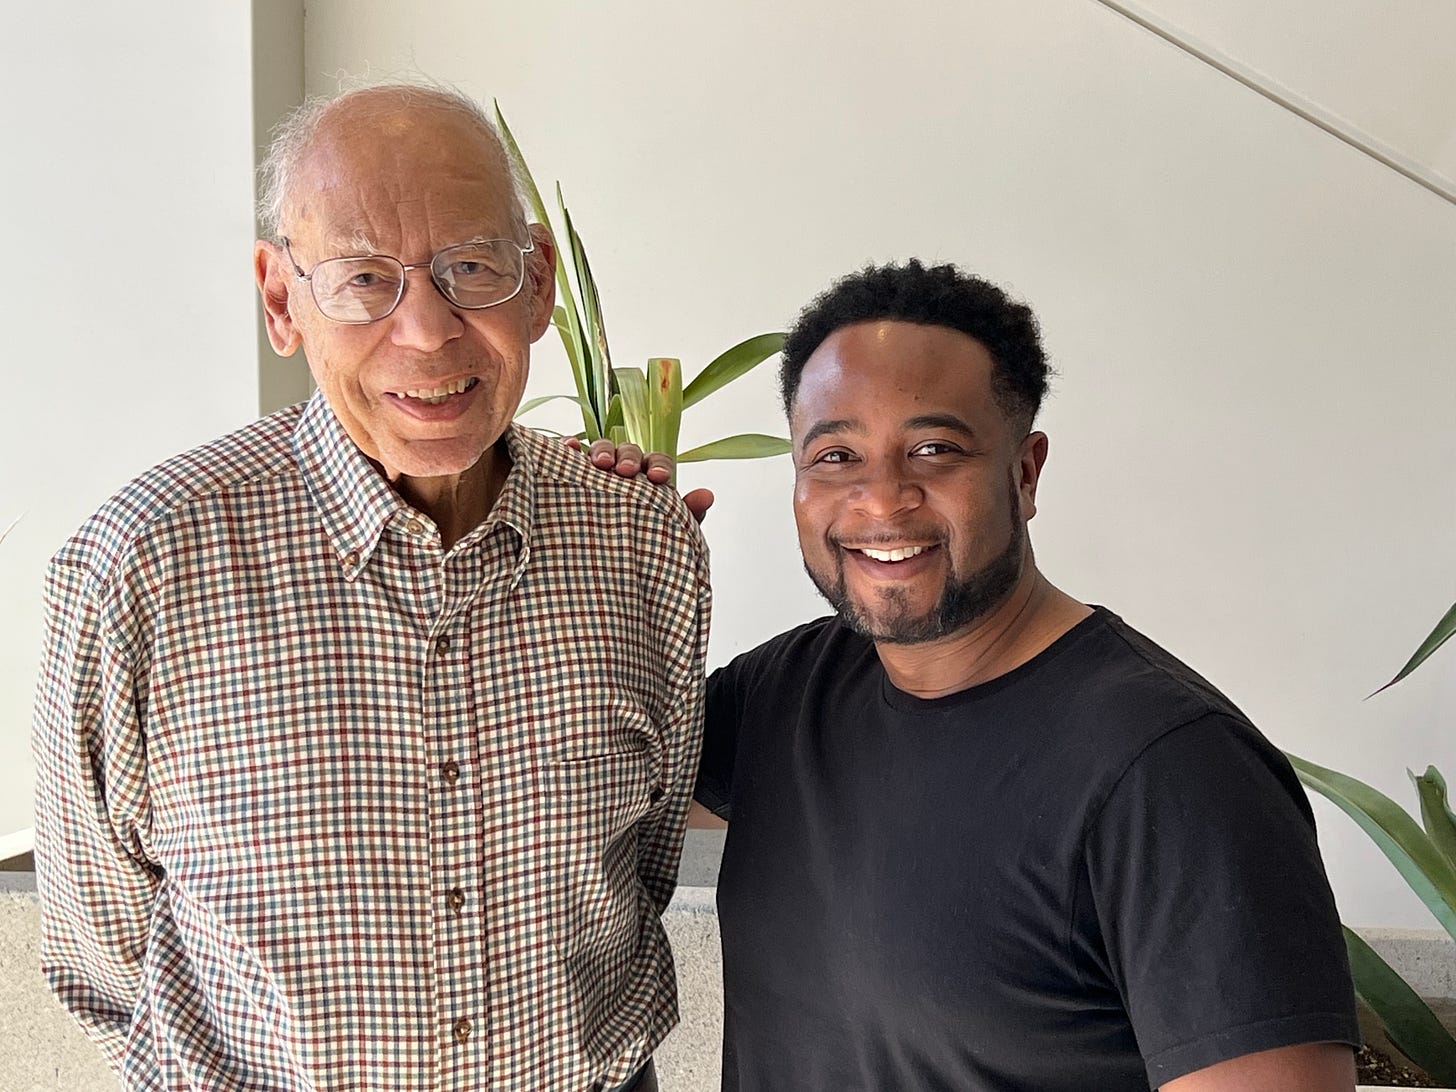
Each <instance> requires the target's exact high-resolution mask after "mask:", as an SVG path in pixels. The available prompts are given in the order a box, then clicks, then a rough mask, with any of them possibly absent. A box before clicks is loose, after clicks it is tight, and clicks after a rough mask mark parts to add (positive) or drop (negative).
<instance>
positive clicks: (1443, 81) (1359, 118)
mask: <svg viewBox="0 0 1456 1092" xmlns="http://www.w3.org/2000/svg"><path fill="white" fill-rule="evenodd" d="M1133 7H1135V8H1137V9H1140V10H1141V11H1142V12H1144V13H1146V14H1147V15H1149V16H1151V17H1153V18H1155V19H1157V20H1158V21H1159V22H1160V23H1164V24H1166V25H1168V26H1171V27H1176V28H1177V29H1178V30H1179V31H1180V32H1181V35H1183V36H1185V40H1187V39H1188V38H1191V39H1193V40H1195V41H1197V42H1198V43H1199V44H1200V45H1202V46H1204V47H1207V48H1208V49H1210V50H1216V51H1218V52H1219V53H1220V54H1224V55H1227V56H1229V57H1233V58H1237V59H1238V61H1239V62H1241V63H1242V64H1243V65H1245V66H1247V67H1249V68H1251V69H1252V70H1254V71H1256V72H1259V73H1261V74H1262V75H1264V76H1265V77H1266V78H1267V80H1268V81H1269V82H1270V83H1272V84H1276V85H1278V86H1279V87H1280V88H1283V89H1285V90H1286V91H1288V92H1290V93H1292V94H1293V95H1296V96H1298V97H1299V98H1301V99H1305V100H1308V101H1309V102H1312V103H1316V104H1318V105H1319V106H1320V107H1321V108H1323V110H1324V111H1326V112H1327V113H1329V114H1330V115H1332V116H1333V117H1336V118H1339V119H1341V120H1342V121H1343V122H1344V123H1345V124H1346V125H1348V126H1349V127H1352V128H1354V129H1358V130H1359V131H1361V132H1362V133H1365V134H1367V135H1368V136H1370V137H1371V138H1373V139H1374V140H1376V141H1378V142H1379V143H1380V144H1381V145H1382V146H1383V147H1384V148H1388V149H1390V150H1391V151H1393V152H1395V153H1396V154H1397V155H1399V156H1401V157H1402V158H1404V159H1407V160H1409V161H1410V162H1411V163H1413V164H1417V165H1419V166H1420V167H1422V168H1424V169H1425V170H1427V171H1429V172H1431V174H1432V175H1436V176H1439V177H1440V178H1441V179H1442V180H1444V182H1445V183H1446V184H1447V185H1448V186H1450V187H1453V188H1456V65H1453V64H1452V63H1451V61H1452V51H1453V49H1456V46H1453V45H1452V43H1453V42H1456V4H1450V3H1444V2H1442V0H1279V3H1275V4H1271V3H1269V2H1268V0H1217V2H1216V3H1210V2H1209V0H1141V2H1140V3H1134V5H1133Z"/></svg>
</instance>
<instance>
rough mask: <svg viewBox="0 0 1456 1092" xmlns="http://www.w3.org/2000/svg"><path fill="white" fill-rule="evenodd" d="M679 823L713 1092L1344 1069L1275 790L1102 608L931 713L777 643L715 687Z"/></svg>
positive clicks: (1163, 660)
mask: <svg viewBox="0 0 1456 1092" xmlns="http://www.w3.org/2000/svg"><path fill="white" fill-rule="evenodd" d="M697 798H698V799H699V800H700V801H701V802H702V803H704V804H705V805H707V806H708V807H710V808H712V809H713V810H714V811H716V812H717V813H718V814H720V815H723V816H725V817H726V818H729V819H730V820H731V821H730V823H729V829H728V839H727V844H726V847H725V851H724V855H723V868H722V873H721V875H720V876H719V880H718V908H719V921H720V924H721V927H722V934H723V971H724V997H725V1020H724V1057H723V1087H724V1088H725V1089H729V1090H734V1092H769V1090H773V1092H781V1090H793V1092H816V1090H821V1089H823V1090H828V1089H834V1090H853V1089H863V1090H873V1092H885V1090H914V1092H931V1090H946V1092H966V1090H981V1089H986V1090H996V1092H1008V1090H1021V1089H1024V1090H1026V1092H1060V1090H1068V1092H1072V1090H1075V1092H1092V1090H1095V1092H1120V1090H1123V1089H1138V1090H1146V1089H1148V1088H1149V1087H1150V1085H1151V1087H1154V1088H1156V1087H1157V1086H1159V1085H1160V1084H1163V1083H1165V1082H1167V1081H1169V1080H1172V1079H1173V1078H1175V1077H1178V1076H1181V1075H1183V1074H1185V1073H1189V1072H1192V1071H1193V1070H1196V1069H1201V1068H1203V1067H1205V1066H1208V1065H1212V1064H1213V1063H1215V1062H1219V1061H1223V1060H1226V1059H1228V1058H1232V1057H1237V1056H1239V1055H1242V1054H1248V1053H1252V1052H1254V1051H1259V1050H1266V1049H1269V1048H1272V1047H1278V1046H1288V1045H1292V1044H1296V1043H1305V1042H1319V1041H1340V1042H1347V1043H1355V1042H1358V1041H1359V1031H1358V1028H1357V1026H1356V1022H1355V1014H1354V995H1353V992H1352V989H1351V985H1350V975H1349V969H1348V965H1347V963H1346V957H1345V950H1344V944H1343V941H1342V938H1341V934H1340V925H1339V921H1338V918H1337V917H1336V914H1335V908H1334V903H1333V900H1332V898H1331V895H1330V890H1329V885H1328V883H1327V881H1326V879H1325V874H1324V869H1323V866H1322V865H1321V863H1320V858H1319V852H1318V849H1317V847H1316V844H1315V835H1314V819H1313V816H1312V815H1311V813H1310V809H1309V804H1308V801H1307V800H1306V798H1305V796H1304V793H1303V791H1302V790H1301V789H1300V787H1299V784H1298V781H1297V780H1296V778H1295V776H1294V774H1293V771H1292V770H1291V769H1290V767H1289V764H1288V763H1287V762H1286V761H1285V760H1284V757H1283V756H1282V755H1281V754H1280V753H1279V752H1278V751H1277V750H1276V749H1275V748H1274V747H1273V746H1271V745H1270V744H1269V743H1268V741H1267V740H1265V739H1264V737H1263V736H1261V735H1260V734H1259V733H1258V731H1256V730H1255V729H1254V728H1253V727H1252V725H1250V724H1249V722H1248V721H1247V720H1246V719H1245V718H1244V717H1243V715H1242V714H1241V713H1239V711H1238V710H1237V709H1236V708H1234V706H1233V705H1232V704H1231V703H1229V702H1228V700H1227V699H1225V698H1224V697H1223V696H1222V695H1221V694H1219V693H1218V692H1217V691H1216V690H1214V688H1213V687H1212V686H1210V685H1209V684H1208V683H1207V682H1205V681H1204V680H1203V679H1201V678H1200V677H1199V676H1198V675H1196V674H1195V673H1194V672H1192V671H1191V670H1190V669H1189V668H1187V667H1186V666H1185V665H1183V664H1181V663H1179V662H1178V661H1177V660H1175V659H1174V658H1173V657H1171V656H1169V655H1168V654H1167V653H1166V652H1164V651H1163V650H1162V649H1160V648H1158V647H1157V646H1156V645H1154V644H1153V643H1152V642H1150V641H1148V640H1147V639H1146V638H1145V637H1143V636H1141V635H1140V634H1138V633H1137V632H1135V631H1134V630H1132V629H1131V628H1129V627H1128V626H1127V625H1125V624H1124V623H1123V622H1122V621H1121V620H1120V619H1119V618H1117V617H1116V616H1115V615H1113V614H1111V613H1109V612H1107V611H1105V610H1102V609H1100V608H1099V609H1098V610H1097V611H1096V612H1095V613H1094V614H1093V615H1092V616H1091V617H1089V618H1087V619H1086V620H1085V621H1083V622H1081V623H1080V624H1079V625H1077V626H1076V627H1074V628H1073V629H1072V630H1071V631H1070V632H1068V633H1067V634H1065V635H1064V636H1063V637H1061V638H1060V639H1059V640H1058V641H1056V642H1055V643H1054V644H1053V645H1052V646H1051V647H1050V648H1048V649H1047V650H1046V651H1045V652H1043V653H1041V654H1040V655H1039V656H1037V657H1036V658H1035V659H1033V660H1031V661H1030V662H1029V663H1026V664H1024V665H1022V666H1021V667H1019V668H1017V669H1016V670H1014V671H1011V672H1009V673H1008V674H1006V675H1003V676H1001V677H1000V678H997V679H994V680H992V681H990V682H988V683H985V684H983V685H980V686H976V687H973V688H971V689H969V690H965V691H962V692H961V693H957V694H952V695H950V696H948V697H944V698H937V699H933V700H925V699H919V698H915V697H913V696H911V695H908V694H905V693H904V692H902V691H899V690H897V689H895V687H894V686H893V685H892V684H891V683H890V682H889V680H888V679H887V677H886V675H885V672H884V670H883V668H882V667H881V665H880V661H879V658H878V656H877V655H876V653H875V650H874V646H873V645H872V644H870V643H869V642H868V641H866V640H864V639H863V638H861V637H858V636H856V635H855V634H853V633H851V632H850V631H848V630H847V629H845V628H844V627H843V626H841V625H840V624H839V622H838V621H837V620H834V619H822V620H820V621H817V622H813V623H810V624H809V625H806V626H802V627H800V628H798V629H796V630H792V631H790V632H789V633H786V634H783V635H781V636H779V637H777V638H775V639H774V640H772V641H769V642H768V643H767V644H764V645H762V646H760V647H759V648H757V649H754V650H753V651H752V652H748V653H746V654H744V655H742V656H740V657H738V658H737V659H735V660H734V661H733V662H732V663H731V664H729V665H728V666H727V667H725V668H723V669H722V670H720V671H718V672H716V673H715V674H714V675H713V677H712V679H711V681H710V683H709V691H708V728H707V737H706V740H705V745H704V755H703V764H702V769H701V773H700V777H699V782H698V789H697Z"/></svg>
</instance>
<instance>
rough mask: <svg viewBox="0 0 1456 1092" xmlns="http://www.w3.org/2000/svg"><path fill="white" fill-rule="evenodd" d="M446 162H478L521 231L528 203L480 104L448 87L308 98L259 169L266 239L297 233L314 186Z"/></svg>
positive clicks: (391, 87) (392, 87)
mask: <svg viewBox="0 0 1456 1092" xmlns="http://www.w3.org/2000/svg"><path fill="white" fill-rule="evenodd" d="M442 157H445V158H451V159H454V160H456V161H457V163H456V164H455V165H456V166H457V167H458V166H460V165H461V164H460V163H459V162H458V161H460V160H462V159H463V160H464V161H465V162H464V165H465V166H470V165H471V161H473V166H474V168H475V169H476V170H477V171H479V173H480V174H481V175H482V176H484V177H491V178H494V179H497V180H498V181H499V185H500V188H501V190H502V200H503V202H504V203H505V206H506V209H507V210H508V219H509V220H510V221H511V223H510V225H509V226H511V227H513V228H515V229H516V231H513V232H512V234H518V233H523V232H524V225H525V222H526V217H525V210H524V202H523V201H522V199H521V195H520V192H519V187H518V185H517V182H516V178H515V174H514V172H513V171H512V169H511V163H510V158H509V156H508V155H507V154H506V151H505V148H504V146H503V145H502V144H501V140H500V136H499V135H498V134H497V132H496V129H495V126H494V125H493V124H492V123H491V120H490V118H489V117H488V116H487V115H486V113H485V111H484V110H483V109H482V108H481V107H480V105H479V103H477V102H476V101H475V100H474V99H471V98H469V97H468V96H466V95H464V94H461V93H460V92H458V91H455V90H452V89H449V88H442V87H422V86H417V85H412V84H379V85H375V86H372V87H365V88H361V89H359V90H356V91H349V92H346V93H344V94H342V95H340V96H338V97H337V98H333V99H310V100H309V101H307V102H305V103H304V104H303V105H302V106H300V107H299V108H298V109H297V110H295V111H294V112H293V113H292V114H290V115H289V116H288V117H287V118H286V119H285V120H284V121H283V122H282V123H280V124H279V126H278V127H277V128H276V129H275V131H274V138H273V143H272V144H271V145H270V147H269V149H268V155H267V157H266V158H265V159H264V161H263V164H262V166H261V168H260V175H261V179H260V187H259V189H260V195H259V200H258V217H259V220H260V222H261V224H262V230H263V235H264V236H265V237H267V238H270V239H275V240H276V239H278V238H280V237H281V236H283V235H286V234H289V233H290V232H294V233H296V231H297V228H296V226H294V224H293V223H291V222H290V218H291V217H293V218H296V217H297V216H298V215H299V214H300V212H301V210H302V209H303V208H306V207H307V206H308V205H309V204H310V198H311V197H312V196H313V187H314V186H316V185H319V184H321V183H322V184H324V185H339V184H343V183H346V180H345V179H344V178H343V172H346V171H358V172H368V171H370V170H371V169H374V168H377V167H379V166H381V165H384V164H389V165H393V166H397V167H401V168H403V169H404V173H406V174H408V173H409V172H410V171H413V170H420V171H424V170H430V169H432V168H433V167H434V166H435V165H436V161H437V160H438V159H440V158H442ZM402 196H404V195H402ZM502 226H505V225H502ZM522 237H524V236H523V235H522Z"/></svg>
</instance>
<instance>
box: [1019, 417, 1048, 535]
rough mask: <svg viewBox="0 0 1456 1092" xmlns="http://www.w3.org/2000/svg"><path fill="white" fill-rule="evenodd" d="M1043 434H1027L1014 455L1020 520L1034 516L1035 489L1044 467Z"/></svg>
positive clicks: (1044, 435)
mask: <svg viewBox="0 0 1456 1092" xmlns="http://www.w3.org/2000/svg"><path fill="white" fill-rule="evenodd" d="M1046 457H1047V437H1046V433H1045V432H1030V433H1027V436H1026V439H1024V440H1022V441H1021V447H1020V448H1019V449H1018V451H1017V453H1016V493H1017V496H1019V497H1020V498H1021V518H1022V519H1028V520H1029V519H1031V517H1032V516H1034V515H1036V487H1037V483H1038V482H1040V481H1041V468H1042V467H1043V466H1045V465H1046Z"/></svg>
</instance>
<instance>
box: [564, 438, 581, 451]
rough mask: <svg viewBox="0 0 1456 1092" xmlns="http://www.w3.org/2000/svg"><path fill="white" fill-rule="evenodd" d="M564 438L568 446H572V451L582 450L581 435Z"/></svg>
mask: <svg viewBox="0 0 1456 1092" xmlns="http://www.w3.org/2000/svg"><path fill="white" fill-rule="evenodd" d="M563 439H564V440H565V442H566V446H567V447H569V448H571V450H572V451H580V450H581V437H580V436H566V437H563Z"/></svg>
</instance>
